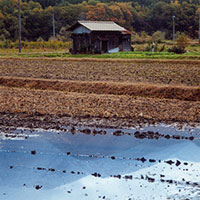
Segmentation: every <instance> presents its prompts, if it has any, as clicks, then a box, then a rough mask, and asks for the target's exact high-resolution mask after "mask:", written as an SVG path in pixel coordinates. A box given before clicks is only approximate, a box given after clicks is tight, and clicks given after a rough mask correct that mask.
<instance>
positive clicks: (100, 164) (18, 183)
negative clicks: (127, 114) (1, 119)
mask: <svg viewBox="0 0 200 200" xmlns="http://www.w3.org/2000/svg"><path fill="white" fill-rule="evenodd" d="M82 128H83V127H82ZM148 130H152V131H154V132H156V131H158V132H159V133H161V134H176V135H187V134H188V133H192V134H193V136H194V137H197V138H198V137H199V136H198V134H199V133H200V131H199V129H194V130H193V131H191V130H185V131H178V130H176V129H174V128H172V127H165V126H160V127H159V126H157V127H146V128H144V129H143V130H142V131H148ZM106 131H107V133H108V134H107V135H96V136H92V135H84V134H75V135H72V134H70V133H60V134H58V133H56V132H48V131H46V132H44V131H43V132H42V131H41V132H38V131H36V132H33V133H30V132H29V131H28V130H27V131H25V133H26V134H27V135H33V134H37V137H29V138H28V139H26V140H1V141H0V149H1V150H0V199H5V200H13V199H15V200H18V199H19V200H25V199H30V200H32V199H40V200H46V199H50V200H54V199H55V200H57V199H59V200H64V199H70V200H71V199H91V200H94V199H100V198H99V197H100V196H101V198H103V197H104V196H105V198H107V199H122V200H123V199H128V198H133V197H138V199H152V198H153V197H155V198H156V199H158V198H159V199H166V197H169V196H172V197H176V198H179V199H181V198H182V199H183V198H187V195H189V194H193V198H194V199H195V198H197V197H196V196H197V193H198V190H197V189H196V188H194V187H192V186H191V185H186V184H185V183H184V182H183V181H182V179H183V178H184V179H185V180H187V181H191V182H199V180H200V179H199V175H200V173H199V172H200V157H199V155H200V154H199V153H200V148H199V144H200V142H199V140H197V139H195V140H194V141H189V140H173V139H170V140H167V139H159V140H148V139H144V140H139V139H135V138H134V136H133V134H134V132H135V130H133V129H128V130H123V131H125V132H129V133H131V135H130V136H129V135H124V136H120V137H116V136H113V135H112V134H111V133H112V132H113V131H114V130H111V129H110V130H106ZM33 150H35V151H36V154H35V155H32V154H31V151H33ZM66 152H70V153H71V154H70V156H67V155H66ZM89 155H96V156H98V158H91V157H89ZM111 156H114V158H115V159H111ZM142 157H145V158H146V159H155V160H156V162H155V163H150V162H145V163H142V162H141V161H136V160H134V159H133V158H142ZM170 159H172V160H173V161H175V162H176V160H180V162H181V165H180V166H178V167H177V166H175V164H173V165H169V164H167V163H165V162H164V161H167V160H170ZM159 160H161V162H160V163H159V162H158V161H159ZM183 162H187V163H188V165H187V166H186V165H184V164H183ZM10 166H13V168H12V169H10ZM37 167H43V168H45V169H47V170H41V171H39V170H37V169H36V168H37ZM49 168H53V169H55V170H56V171H55V172H51V171H48V169H49ZM186 169H187V170H188V171H187V170H186ZM63 170H66V173H63V172H62V171H63ZM71 171H74V172H75V173H76V174H72V173H70V172H71ZM77 172H79V173H80V174H77ZM95 172H97V173H100V174H101V177H100V178H96V177H94V176H91V174H92V173H95ZM118 174H120V175H121V176H122V177H123V176H125V175H132V176H133V177H134V178H133V179H132V180H125V179H116V178H112V177H110V175H118ZM160 174H164V175H165V177H164V179H166V180H168V179H172V180H176V181H179V182H180V183H179V184H178V185H175V184H171V185H170V186H169V187H168V185H167V183H161V182H160ZM141 175H143V176H144V177H145V176H146V175H148V176H150V177H153V178H154V179H155V180H156V181H155V182H154V183H149V182H148V181H147V180H141ZM36 185H41V186H43V187H42V188H41V189H40V190H36V189H35V188H34V187H35V186H36ZM83 187H86V189H83ZM154 188H157V190H156V191H154ZM169 188H170V191H168V190H169ZM86 194H87V195H86ZM184 195H186V196H184ZM56 197H57V198H56ZM136 199H137V198H136ZM197 199H198V198H197Z"/></svg>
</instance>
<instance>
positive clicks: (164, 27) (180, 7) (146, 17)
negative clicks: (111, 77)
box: [0, 0, 200, 41]
mask: <svg viewBox="0 0 200 200" xmlns="http://www.w3.org/2000/svg"><path fill="white" fill-rule="evenodd" d="M21 1H22V3H21V6H22V38H23V40H28V41H29V40H38V38H42V39H43V40H48V39H49V38H50V37H51V36H52V14H53V13H54V15H55V21H56V33H57V34H59V36H60V39H61V38H65V40H66V38H67V37H68V36H67V34H65V33H64V31H65V30H66V29H67V28H68V27H69V26H71V25H72V24H73V23H75V22H76V21H77V20H79V19H85V20H112V21H115V22H116V23H118V24H120V25H122V26H124V27H126V28H127V29H129V30H132V31H134V32H137V33H142V32H143V31H145V32H146V33H148V34H149V35H152V34H153V33H155V32H156V31H160V32H164V33H165V36H166V37H167V38H172V16H173V15H175V16H176V19H175V24H176V30H177V31H179V32H184V33H185V34H187V35H189V36H190V37H191V38H197V36H198V13H199V10H200V4H199V0H115V1H110V0H85V1H83V0H21ZM17 9H18V8H17V0H0V40H13V41H14V40H16V39H17ZM139 35H141V34H139ZM155 37H156V36H155Z"/></svg>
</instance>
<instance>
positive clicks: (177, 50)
mask: <svg viewBox="0 0 200 200" xmlns="http://www.w3.org/2000/svg"><path fill="white" fill-rule="evenodd" d="M168 52H173V53H177V54H183V53H185V52H186V50H185V48H182V47H179V46H173V47H172V48H169V49H168Z"/></svg>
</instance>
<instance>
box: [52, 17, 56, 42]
mask: <svg viewBox="0 0 200 200" xmlns="http://www.w3.org/2000/svg"><path fill="white" fill-rule="evenodd" d="M53 40H54V41H55V40H56V28H55V16H54V13H53Z"/></svg>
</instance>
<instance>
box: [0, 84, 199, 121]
mask: <svg viewBox="0 0 200 200" xmlns="http://www.w3.org/2000/svg"><path fill="white" fill-rule="evenodd" d="M199 111H200V102H199V101H197V102H190V101H179V100H167V99H157V98H155V99H154V98H143V97H131V96H127V95H120V96H117V95H99V94H98V95H97V94H80V93H65V92H56V91H42V90H31V89H19V88H7V87H1V88H0V112H11V113H15V112H16V113H20V112H25V113H28V114H34V113H41V114H52V115H68V116H84V117H86V116H87V117H89V116H90V117H103V118H104V117H108V118H112V117H117V118H144V119H151V120H154V121H161V120H162V121H185V122H200V112H199Z"/></svg>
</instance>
